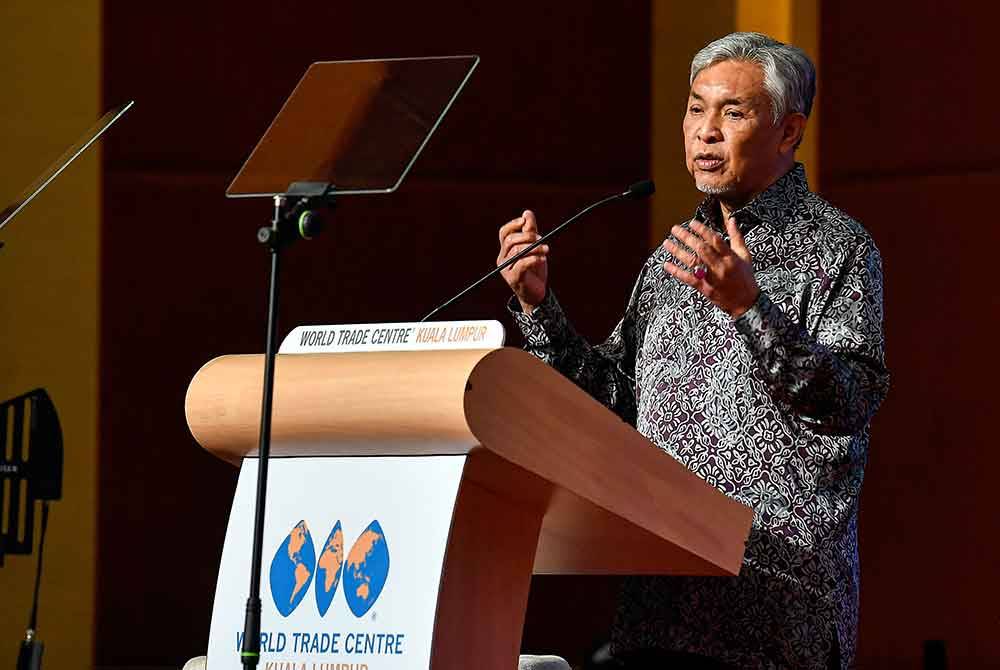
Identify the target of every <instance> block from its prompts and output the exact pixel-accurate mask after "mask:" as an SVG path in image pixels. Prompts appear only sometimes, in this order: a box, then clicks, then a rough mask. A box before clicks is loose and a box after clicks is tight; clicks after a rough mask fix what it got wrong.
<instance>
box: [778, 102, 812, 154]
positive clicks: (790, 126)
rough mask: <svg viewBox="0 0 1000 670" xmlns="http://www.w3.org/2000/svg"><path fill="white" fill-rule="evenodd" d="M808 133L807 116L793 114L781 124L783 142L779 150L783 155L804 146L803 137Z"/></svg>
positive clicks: (797, 113) (799, 113)
mask: <svg viewBox="0 0 1000 670" xmlns="http://www.w3.org/2000/svg"><path fill="white" fill-rule="evenodd" d="M805 132H806V115H805V114H803V113H801V112H792V113H791V114H789V115H787V116H786V117H785V120H784V121H782V122H781V142H780V143H779V145H778V149H779V151H780V152H781V153H786V152H791V151H794V150H795V149H797V148H798V146H799V145H800V144H802V136H803V135H804V134H805Z"/></svg>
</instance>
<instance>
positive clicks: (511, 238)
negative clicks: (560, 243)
mask: <svg viewBox="0 0 1000 670" xmlns="http://www.w3.org/2000/svg"><path fill="white" fill-rule="evenodd" d="M540 237H541V236H540V235H539V234H538V233H511V234H510V235H508V236H507V237H505V238H503V241H502V242H501V243H500V248H501V249H503V248H507V249H509V248H511V247H512V246H514V245H515V244H531V243H532V242H535V241H537V240H538V239H539V238H540Z"/></svg>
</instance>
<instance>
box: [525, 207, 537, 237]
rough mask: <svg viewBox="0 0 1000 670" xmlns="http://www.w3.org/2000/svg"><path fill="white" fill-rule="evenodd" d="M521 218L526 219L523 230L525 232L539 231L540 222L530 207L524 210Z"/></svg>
mask: <svg viewBox="0 0 1000 670" xmlns="http://www.w3.org/2000/svg"><path fill="white" fill-rule="evenodd" d="M521 218H522V219H523V220H524V227H523V228H521V230H522V231H523V232H525V233H537V232H538V222H537V221H535V213H534V212H532V211H531V210H530V209H526V210H524V213H523V214H521Z"/></svg>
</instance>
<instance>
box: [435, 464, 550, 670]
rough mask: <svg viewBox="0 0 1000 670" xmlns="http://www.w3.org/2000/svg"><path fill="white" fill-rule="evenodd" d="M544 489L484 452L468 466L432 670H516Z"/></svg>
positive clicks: (439, 609) (545, 485)
mask: <svg viewBox="0 0 1000 670" xmlns="http://www.w3.org/2000/svg"><path fill="white" fill-rule="evenodd" d="M549 489H550V486H549V485H548V483H547V482H545V481H544V480H542V479H540V478H538V477H536V476H534V475H532V474H531V473H529V472H525V471H523V470H521V469H520V468H517V467H516V466H513V465H511V464H509V463H507V462H505V461H503V459H501V458H499V457H498V456H497V455H496V454H493V453H491V452H490V451H488V450H486V449H476V450H474V451H473V452H472V453H471V454H470V455H469V458H468V459H466V464H465V471H464V472H463V476H462V484H461V486H460V487H459V490H458V499H457V501H456V503H455V513H454V517H453V519H452V525H451V535H450V537H449V540H448V549H447V552H446V554H445V561H444V567H443V569H442V574H441V588H440V591H439V592H438V606H437V611H436V615H435V622H434V639H433V642H432V645H431V667H432V668H434V670H464V669H465V668H482V669H484V670H511V669H512V668H516V667H517V656H518V652H519V651H520V648H521V634H522V630H523V628H524V612H525V609H526V607H527V604H528V590H529V588H530V587H531V565H532V561H533V558H534V555H535V547H536V546H537V544H538V533H539V528H540V526H541V520H542V515H543V514H544V513H545V505H546V501H547V499H548V492H549Z"/></svg>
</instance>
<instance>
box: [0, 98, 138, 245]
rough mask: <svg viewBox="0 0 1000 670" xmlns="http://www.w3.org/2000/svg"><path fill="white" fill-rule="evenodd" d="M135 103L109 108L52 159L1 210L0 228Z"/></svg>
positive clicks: (130, 102)
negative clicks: (49, 163)
mask: <svg viewBox="0 0 1000 670" xmlns="http://www.w3.org/2000/svg"><path fill="white" fill-rule="evenodd" d="M133 104H135V101H134V100H132V101H129V102H127V103H125V104H124V105H121V106H120V107H115V108H114V109H111V110H109V111H108V112H107V113H106V114H105V115H104V116H102V117H101V118H99V119H98V120H97V121H96V122H95V123H94V125H92V126H91V127H90V128H88V129H87V131H86V132H85V133H84V134H83V135H82V136H81V137H80V139H78V140H77V141H76V142H74V143H73V144H72V145H70V147H69V148H68V149H66V151H64V152H63V153H62V155H60V156H59V158H57V159H55V160H54V161H52V164H51V165H49V166H48V167H47V168H45V171H44V172H42V174H40V175H39V176H38V178H37V179H35V181H33V182H31V184H30V185H29V186H28V188H26V189H24V190H23V191H21V194H20V195H18V196H17V198H16V199H15V200H14V202H12V203H11V204H10V205H8V206H7V207H5V208H4V209H3V211H0V228H3V227H4V226H5V225H7V222H8V221H10V220H11V219H13V218H14V215H15V214H17V213H18V212H20V211H21V210H22V209H24V206H25V205H27V204H28V203H29V202H31V201H32V200H33V199H34V197H35V196H36V195H38V194H39V193H41V192H42V190H43V189H44V188H45V187H46V186H48V185H49V182H51V181H52V180H53V179H55V178H56V177H58V176H59V173H60V172H62V171H63V170H65V169H66V167H67V166H68V165H69V164H70V163H72V162H73V161H74V159H76V157H77V156H79V155H80V154H82V153H83V152H84V151H86V150H87V147H89V146H90V145H91V144H93V143H94V142H96V141H97V138H99V137H100V136H101V135H103V134H104V131H105V130H107V129H108V128H110V127H111V124H112V123H114V122H115V121H117V120H118V119H119V117H121V115H122V114H124V113H125V112H126V111H128V109H129V108H130V107H131V106H132V105H133Z"/></svg>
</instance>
